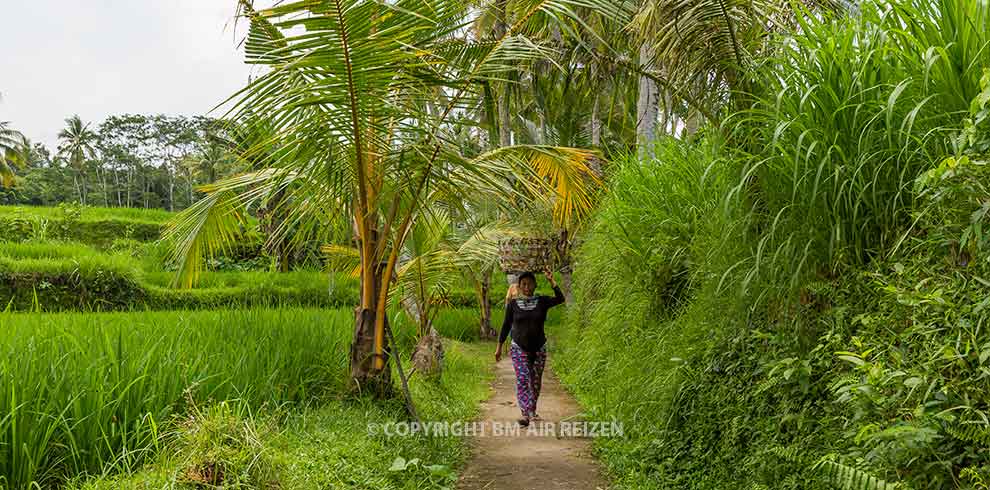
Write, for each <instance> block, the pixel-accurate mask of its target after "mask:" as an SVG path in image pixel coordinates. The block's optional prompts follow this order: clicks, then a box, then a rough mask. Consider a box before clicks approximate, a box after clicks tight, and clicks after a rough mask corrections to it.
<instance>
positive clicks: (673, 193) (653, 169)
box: [555, 1, 990, 489]
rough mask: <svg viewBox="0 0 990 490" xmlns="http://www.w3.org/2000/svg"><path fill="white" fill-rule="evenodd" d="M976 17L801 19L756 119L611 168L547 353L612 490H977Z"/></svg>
mask: <svg viewBox="0 0 990 490" xmlns="http://www.w3.org/2000/svg"><path fill="white" fill-rule="evenodd" d="M988 22H990V16H988V7H987V6H986V4H980V3H974V2H953V1H944V2H921V1H915V2H897V3H894V2H890V3H886V2H882V3H879V4H877V3H870V2H867V3H865V4H864V5H863V6H862V9H861V11H860V12H859V14H858V16H856V17H852V18H841V19H823V20H822V19H819V20H805V21H804V23H803V25H802V26H801V34H800V35H794V36H791V37H788V38H785V39H782V40H781V41H780V43H781V44H780V49H779V50H778V53H779V56H778V57H777V58H775V59H771V60H767V61H766V62H765V67H764V70H765V72H766V73H773V76H772V77H771V76H768V77H767V78H766V79H765V80H764V82H765V83H764V86H765V87H766V91H765V92H762V93H759V94H755V95H754V100H755V103H754V105H753V107H752V108H751V109H748V110H745V111H743V112H740V113H737V114H733V115H731V116H730V117H729V118H727V121H728V122H727V123H726V126H725V127H724V128H723V130H722V131H715V130H711V131H710V132H709V133H707V134H704V135H702V136H700V137H699V138H698V139H696V140H695V141H693V142H681V141H664V142H661V143H660V144H659V145H658V146H657V147H656V148H655V149H654V150H653V153H652V155H651V156H650V157H649V158H647V159H645V160H644V161H637V160H636V159H629V160H627V161H625V162H623V163H619V164H618V165H617V166H616V168H613V169H612V173H611V175H610V184H611V190H610V193H609V195H608V197H607V198H606V199H605V202H603V204H602V206H601V208H600V209H599V211H598V214H597V216H596V217H595V220H594V222H593V223H592V225H591V226H590V230H589V232H588V233H587V235H586V239H585V242H584V243H583V245H582V246H581V247H580V251H579V253H578V258H577V261H576V265H575V269H576V273H575V294H576V297H577V301H576V306H575V307H573V308H571V310H570V312H569V319H568V322H566V324H565V325H564V326H563V327H562V328H561V329H560V331H559V335H560V336H561V337H562V340H563V341H562V343H561V345H560V348H559V350H560V352H559V354H560V355H558V356H556V357H555V359H556V362H557V365H558V368H560V371H561V372H562V373H563V375H564V378H565V381H566V382H567V383H568V384H569V385H570V386H571V387H572V388H573V389H574V390H575V391H576V393H577V395H578V397H579V399H580V400H581V402H582V403H583V404H584V405H585V407H586V408H587V409H588V410H589V411H590V412H592V414H593V415H594V416H595V417H599V418H607V417H615V418H617V419H619V420H620V421H622V422H623V423H624V426H625V432H626V435H627V437H625V438H617V439H607V440H605V439H603V440H601V441H599V444H598V446H597V447H598V450H599V452H600V454H601V455H602V457H603V458H604V460H605V462H606V463H607V465H608V467H609V468H610V470H611V472H612V473H613V474H614V475H615V476H616V478H617V481H618V484H619V485H620V486H621V487H623V488H794V489H797V488H857V489H858V488H895V487H896V488H986V484H987V482H988V481H990V440H988V436H990V422H988V420H990V418H988V411H990V406H988V400H990V332H988V328H990V240H988V236H987V233H986V231H985V230H986V228H987V225H988V224H990V216H988V210H990V192H988V190H990V188H988V183H990V172H988V171H987V157H986V155H987V152H988V145H990V124H988V122H990V121H988V114H990V111H988V101H990V47H988V44H987V43H988V41H990V23H988ZM726 136H728V137H726Z"/></svg>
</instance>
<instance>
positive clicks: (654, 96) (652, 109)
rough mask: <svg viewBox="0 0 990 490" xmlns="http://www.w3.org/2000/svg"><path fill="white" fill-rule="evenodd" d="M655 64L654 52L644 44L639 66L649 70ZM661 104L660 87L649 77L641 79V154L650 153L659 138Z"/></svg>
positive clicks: (638, 133) (638, 132) (638, 135)
mask: <svg viewBox="0 0 990 490" xmlns="http://www.w3.org/2000/svg"><path fill="white" fill-rule="evenodd" d="M652 64H653V52H652V50H651V49H650V47H649V45H648V44H646V43H644V44H643V45H642V46H641V47H640V48H639V65H640V67H641V68H643V69H644V70H648V69H649V68H650V66H651V65H652ZM659 102H660V87H659V85H658V84H657V82H656V81H655V80H653V79H652V78H649V77H647V76H642V75H641V76H640V77H639V95H638V98H637V101H636V143H637V144H638V146H639V148H640V152H641V153H643V152H649V151H650V146H651V145H652V144H653V141H654V140H656V136H657V116H658V107H659Z"/></svg>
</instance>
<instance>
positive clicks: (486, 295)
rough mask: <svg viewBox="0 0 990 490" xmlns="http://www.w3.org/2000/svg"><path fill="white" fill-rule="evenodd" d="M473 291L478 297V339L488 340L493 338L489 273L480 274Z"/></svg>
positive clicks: (490, 275) (490, 273)
mask: <svg viewBox="0 0 990 490" xmlns="http://www.w3.org/2000/svg"><path fill="white" fill-rule="evenodd" d="M475 289H476V292H477V296H478V308H479V311H480V312H481V320H480V324H479V327H480V330H479V332H478V337H479V338H481V339H482V340H484V339H490V338H492V337H493V335H492V333H493V332H494V331H493V330H492V303H491V299H490V296H491V289H492V272H491V271H485V272H484V273H482V275H481V280H479V281H477V283H476V284H475Z"/></svg>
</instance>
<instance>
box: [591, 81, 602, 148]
mask: <svg viewBox="0 0 990 490" xmlns="http://www.w3.org/2000/svg"><path fill="white" fill-rule="evenodd" d="M600 99H601V97H599V95H598V92H597V91H596V92H595V104H594V105H593V106H592V107H591V146H592V147H593V148H599V147H601V146H602V117H601V113H600V111H601V108H600V107H599V106H600V105H601V100H600Z"/></svg>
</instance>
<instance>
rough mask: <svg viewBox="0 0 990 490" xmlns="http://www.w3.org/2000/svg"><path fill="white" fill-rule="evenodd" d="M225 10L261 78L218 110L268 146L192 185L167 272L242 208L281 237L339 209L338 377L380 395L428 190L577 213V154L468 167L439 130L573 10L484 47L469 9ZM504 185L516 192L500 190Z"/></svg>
mask: <svg viewBox="0 0 990 490" xmlns="http://www.w3.org/2000/svg"><path fill="white" fill-rule="evenodd" d="M581 5H597V6H600V8H602V9H608V8H610V6H609V4H608V3H607V2H604V1H603V0H582V1H581ZM240 6H241V10H242V13H243V15H244V17H246V18H247V19H248V21H249V22H250V28H249V31H248V34H247V39H246V42H245V51H246V53H247V61H248V63H251V64H258V65H263V66H265V67H267V71H266V72H265V73H263V74H262V75H261V76H259V77H257V78H256V79H255V80H253V81H252V82H251V83H250V84H249V85H248V86H247V87H245V88H244V89H243V90H241V91H240V92H238V93H237V94H236V95H235V96H234V97H233V98H232V99H231V101H230V112H229V117H230V118H231V119H233V120H235V121H237V122H238V123H240V124H243V125H245V126H246V127H258V126H266V127H269V128H270V129H271V133H270V134H271V137H270V138H266V139H265V140H264V141H262V142H261V143H259V144H258V145H256V146H257V147H256V148H254V149H252V150H251V153H252V154H254V155H266V156H265V158H264V161H263V163H264V165H263V166H262V167H261V168H260V169H258V170H257V171H254V172H251V173H248V174H244V175H241V176H237V177H234V178H231V179H226V180H224V181H221V182H218V183H215V184H213V185H210V186H205V187H204V188H203V190H204V191H206V192H207V196H206V197H205V198H204V199H202V200H200V201H199V202H197V203H196V204H195V205H193V206H192V207H191V208H189V209H188V210H186V211H185V212H184V213H182V214H181V215H180V216H179V217H178V218H177V219H176V220H175V221H174V222H173V223H172V224H171V226H170V227H169V229H168V230H167V232H166V239H167V240H169V241H170V242H171V243H172V244H173V245H174V251H175V253H174V259H175V261H176V264H177V266H178V271H179V272H178V273H179V274H180V277H182V278H183V281H182V282H183V284H185V285H190V284H191V283H192V281H193V280H195V277H196V272H197V271H198V270H199V269H200V268H201V267H202V258H203V257H204V256H205V255H207V254H210V253H214V252H215V251H217V250H220V249H222V248H224V247H227V246H229V244H230V243H231V242H232V241H233V240H236V239H237V236H238V235H237V230H238V229H239V227H238V224H239V223H241V222H243V220H244V213H243V210H244V209H245V208H247V207H249V206H254V205H257V206H267V205H270V204H272V203H271V201H272V200H273V198H274V199H276V205H277V207H278V208H279V209H280V211H281V212H283V213H284V216H285V220H284V221H283V222H282V224H281V225H280V226H279V229H278V230H276V231H275V232H276V234H281V235H283V236H284V237H285V238H286V239H290V240H292V241H295V242H298V241H300V240H312V239H313V238H314V237H315V238H320V237H322V236H325V233H327V230H324V229H323V228H325V226H324V224H325V223H327V222H330V221H332V220H333V218H334V217H337V216H341V215H344V216H348V217H349V220H350V224H351V228H352V230H353V237H354V241H355V243H356V246H357V248H358V250H359V251H360V259H361V262H360V284H361V287H360V289H361V293H360V305H359V307H358V308H357V312H356V319H355V329H354V339H353V344H352V347H351V376H352V378H353V379H354V381H355V383H356V385H357V386H359V387H361V388H362V389H367V390H370V391H371V392H373V393H377V394H385V393H388V392H390V391H391V382H390V379H389V376H390V375H389V373H390V369H389V368H388V360H389V349H388V347H387V345H388V342H387V336H388V322H387V318H386V306H387V304H388V298H389V295H390V292H391V286H392V283H393V277H394V275H395V272H396V269H397V264H398V263H399V256H400V253H401V252H402V250H403V247H404V245H405V243H406V241H407V240H408V239H409V237H410V234H411V233H412V231H413V229H414V226H415V225H416V223H417V222H418V221H419V220H420V219H421V218H422V217H423V216H424V212H425V209H426V208H425V207H424V203H425V202H427V201H428V197H429V196H431V195H433V193H441V194H443V195H445V196H452V197H454V198H456V197H460V198H462V199H464V200H466V199H467V198H468V197H474V196H478V195H490V196H499V197H501V199H500V200H499V201H498V202H500V203H502V204H503V205H506V206H507V205H508V204H509V203H511V202H512V201H513V199H506V197H510V196H516V195H525V196H528V197H529V198H530V199H535V200H541V201H549V202H553V203H554V204H555V206H556V208H555V209H556V210H557V215H558V216H559V217H560V218H561V219H567V218H568V217H569V216H570V215H571V214H574V213H575V212H578V211H579V210H582V209H584V208H586V207H588V206H590V202H591V201H590V198H589V187H590V185H589V183H588V179H589V175H590V172H589V171H588V167H587V165H586V162H587V161H588V160H589V159H590V158H591V157H592V153H591V152H589V151H586V150H580V149H575V148H557V147H545V146H520V147H508V148H499V149H497V150H494V151H490V152H487V153H484V154H481V155H478V156H475V157H473V158H472V157H467V156H464V155H463V154H461V153H460V152H459V151H458V149H457V148H456V147H455V146H454V145H451V144H450V143H449V142H448V141H446V140H445V139H444V138H443V137H442V134H443V133H444V131H445V130H447V129H449V128H450V126H451V125H452V124H456V121H457V119H456V117H455V116H456V115H457V114H458V113H459V112H460V110H461V109H462V108H468V107H477V105H478V104H477V101H478V99H479V98H480V97H481V93H482V90H481V87H482V86H483V84H484V83H486V82H490V81H492V80H495V79H497V78H499V77H500V76H502V75H503V72H504V70H505V68H506V66H509V64H510V61H511V62H516V61H518V60H524V61H526V60H536V59H544V58H546V57H547V56H550V55H552V51H550V50H548V49H546V47H545V46H542V45H541V44H540V43H539V42H536V41H533V40H530V39H528V38H527V37H526V34H527V33H528V32H530V31H531V29H533V28H534V25H538V24H534V23H539V22H544V23H545V22H546V21H547V19H548V18H555V17H556V18H559V17H564V16H567V15H569V12H572V11H573V9H574V7H575V2H573V1H572V0H529V1H528V2H526V8H525V9H523V10H524V12H523V13H524V15H521V16H519V17H518V18H519V19H520V20H518V21H516V22H515V23H514V24H512V25H510V26H509V27H508V28H507V29H506V33H505V35H503V36H501V37H499V38H497V39H494V40H490V41H485V42H470V41H466V40H464V39H463V37H462V36H461V30H462V27H463V26H464V25H466V19H467V22H470V18H471V16H473V15H478V13H477V12H476V11H475V10H473V9H469V8H467V6H466V5H465V4H462V3H459V2H457V1H455V0H398V1H395V2H377V1H372V0H337V1H334V2H294V3H288V4H282V5H279V6H276V7H273V8H270V9H266V10H260V11H256V10H255V9H254V8H253V6H252V4H251V3H250V2H249V1H247V0H241V2H240ZM510 177H515V178H516V179H517V180H518V182H520V183H521V184H520V185H519V186H518V187H516V188H512V187H510V186H509V185H508V182H509V181H510ZM282 195H284V196H285V197H284V198H283V197H279V196H282ZM493 199H494V197H493Z"/></svg>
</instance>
